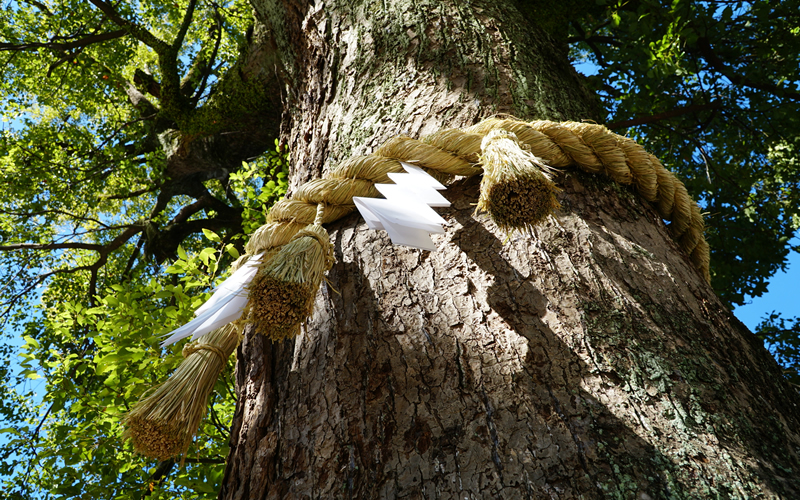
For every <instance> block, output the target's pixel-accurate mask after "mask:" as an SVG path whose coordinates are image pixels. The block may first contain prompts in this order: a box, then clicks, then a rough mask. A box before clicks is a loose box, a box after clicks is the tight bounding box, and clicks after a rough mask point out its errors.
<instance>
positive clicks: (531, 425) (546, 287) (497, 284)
mask: <svg viewBox="0 0 800 500" xmlns="http://www.w3.org/2000/svg"><path fill="white" fill-rule="evenodd" d="M354 4H356V5H355V6H354ZM258 11H259V15H260V18H261V19H262V21H263V22H265V23H266V24H269V25H271V26H272V29H273V33H274V34H275V37H276V40H277V42H276V45H277V46H278V47H279V49H280V50H281V57H282V58H283V61H284V65H285V67H286V74H287V75H289V76H290V78H289V79H288V81H289V87H288V88H287V91H286V96H285V106H286V118H285V120H284V128H283V130H284V140H285V141H286V142H287V143H288V144H289V145H290V147H291V150H292V160H293V164H294V166H295V169H296V170H295V172H294V175H293V183H294V185H297V184H299V183H300V182H302V181H303V180H305V179H308V178H312V177H315V176H317V175H319V173H320V171H321V169H322V168H323V167H326V168H327V167H328V166H332V165H335V164H336V162H337V161H338V160H341V159H342V158H344V157H346V155H349V154H353V153H359V152H369V151H370V150H371V149H372V148H374V147H375V146H377V145H378V144H380V143H381V142H382V141H383V140H385V139H386V138H388V137H391V136H392V135H396V134H399V133H407V134H409V135H412V136H417V135H420V134H425V133H428V132H432V131H434V130H436V129H438V128H440V127H445V126H461V125H465V124H469V123H472V122H474V121H475V120H477V119H478V118H479V117H482V116H486V115H490V114H493V113H496V112H509V113H513V114H515V115H517V116H521V117H526V118H532V117H537V118H548V119H581V118H590V117H593V116H592V111H591V108H590V105H589V104H590V103H591V99H590V98H589V97H587V96H586V94H585V93H583V91H582V90H581V88H580V86H579V85H578V82H577V81H576V80H575V77H574V76H572V74H571V73H570V71H569V69H568V67H567V65H566V61H565V60H564V58H563V54H561V53H560V52H559V51H558V50H556V49H554V48H553V45H552V44H551V43H550V42H549V41H548V40H547V38H546V37H545V36H543V35H540V34H537V31H536V30H535V29H534V28H533V27H531V26H530V25H527V24H525V23H524V21H523V20H522V18H521V17H520V16H519V15H518V13H516V11H515V10H514V8H513V3H510V2H486V3H481V2H472V3H470V5H469V6H466V5H465V4H464V3H462V2H454V3H449V2H413V3H412V2H408V1H402V2H394V3H388V2H386V3H381V2H363V5H362V3H360V2H350V3H348V4H347V5H343V4H340V3H337V2H327V3H325V4H324V6H323V5H322V3H319V4H318V5H317V6H314V5H305V4H302V3H300V2H286V3H285V4H277V3H272V2H265V3H264V4H260V5H259V6H258ZM278 16H279V17H278ZM278 18H280V19H283V21H282V24H275V23H274V21H275V20H276V19H278ZM548 61H550V62H548ZM587 103H589V104H587ZM557 182H558V184H559V185H560V187H562V188H563V192H562V193H561V196H560V198H561V203H562V210H561V211H560V212H559V213H558V214H557V216H556V217H553V218H551V219H550V220H549V221H548V222H547V223H546V224H544V225H542V226H539V227H537V228H536V229H535V230H534V231H533V232H532V233H531V234H523V233H519V232H518V233H514V234H513V235H511V236H510V237H509V236H508V235H506V234H504V233H502V232H501V231H499V230H498V229H497V228H496V227H495V226H494V225H493V224H492V223H491V222H490V221H489V219H488V217H486V216H475V215H474V214H473V210H474V206H473V204H474V203H475V202H476V200H477V198H478V180H477V179H466V180H458V181H456V182H455V183H454V184H452V185H451V186H449V188H448V190H447V191H446V192H445V195H446V196H447V197H448V198H449V199H450V200H451V201H452V202H453V207H452V208H451V209H447V210H442V211H441V213H442V215H443V216H444V217H445V219H447V220H448V221H449V223H450V225H449V227H448V229H447V232H446V234H444V235H441V236H436V237H435V241H436V242H437V244H438V246H439V250H437V251H436V252H422V251H418V250H413V249H408V248H404V247H396V246H392V245H391V243H390V242H389V239H388V237H387V236H386V235H385V233H382V232H377V231H371V230H368V229H367V228H366V226H365V225H364V224H363V222H362V221H361V219H360V217H358V216H356V215H354V216H351V217H348V218H346V219H343V220H341V221H339V222H337V223H335V224H332V225H331V227H329V228H328V229H329V230H330V231H331V234H332V239H333V241H334V242H335V248H336V258H337V264H336V265H335V266H334V268H333V269H332V270H331V271H330V273H329V275H328V280H329V285H323V289H322V291H321V292H320V293H319V295H318V296H317V302H316V311H315V313H314V315H313V317H312V318H311V319H310V320H309V321H308V322H307V324H306V325H305V327H304V329H303V334H302V335H301V336H300V337H298V339H297V340H296V341H290V342H284V343H282V344H272V343H271V342H269V341H267V340H265V339H264V338H263V337H261V336H260V335H259V334H258V333H257V332H250V333H248V334H247V335H246V336H245V339H244V341H243V343H242V345H241V346H240V349H239V351H238V355H239V361H238V365H237V386H238V389H237V390H238V394H239V403H238V407H237V413H236V416H235V420H234V423H233V429H232V438H231V439H232V442H231V445H232V446H231V455H230V457H229V463H228V467H227V470H226V477H225V483H224V486H223V489H222V491H221V492H220V498H232V499H233V498H235V499H241V498H404V497H408V498H640V499H647V498H653V499H657V498H707V497H720V498H727V497H734V498H758V497H781V496H782V497H784V498H796V497H798V496H800V481H799V480H798V479H797V475H796V471H797V470H798V469H797V468H798V467H800V461H799V460H798V451H797V450H798V447H800V435H798V434H797V429H798V428H800V427H799V426H798V424H800V411H799V410H798V407H797V404H798V401H799V399H798V397H797V394H796V393H795V392H794V391H793V390H792V389H791V388H790V387H789V386H788V385H786V384H784V383H782V382H781V376H780V373H779V369H778V367H777V365H776V364H775V362H774V361H773V360H772V359H771V358H770V356H769V354H768V353H766V351H765V350H764V349H763V347H761V346H760V345H758V343H757V342H756V341H755V339H754V338H753V336H752V335H751V334H750V333H749V332H748V331H747V330H746V329H745V328H744V327H743V326H742V325H741V324H740V323H739V322H738V321H736V320H735V318H733V316H732V315H731V314H730V312H728V311H727V310H726V309H725V308H724V307H723V306H722V305H721V303H720V302H719V300H718V299H717V298H716V296H715V295H714V293H713V291H712V290H711V289H710V288H709V287H708V286H707V285H706V284H705V283H704V282H703V279H702V278H701V277H700V275H699V274H698V273H697V271H696V270H695V269H693V268H692V267H691V265H690V264H689V262H688V260H687V258H686V257H685V256H684V255H682V254H681V253H680V251H679V250H678V249H677V247H676V246H675V245H674V244H673V243H672V242H671V240H670V239H669V236H668V232H667V230H666V228H665V226H664V224H663V223H662V222H661V221H660V220H659V219H658V217H657V215H656V214H655V212H654V211H653V210H651V209H650V208H649V207H648V206H646V205H645V204H644V203H643V202H642V201H641V200H640V199H639V198H638V197H637V196H636V195H635V194H632V193H631V192H630V191H629V190H628V189H627V188H620V187H618V186H615V185H612V184H609V182H608V181H606V180H604V179H601V178H594V177H591V176H587V175H584V174H580V173H578V172H575V171H570V172H566V173H563V174H561V175H560V176H559V177H558V179H557Z"/></svg>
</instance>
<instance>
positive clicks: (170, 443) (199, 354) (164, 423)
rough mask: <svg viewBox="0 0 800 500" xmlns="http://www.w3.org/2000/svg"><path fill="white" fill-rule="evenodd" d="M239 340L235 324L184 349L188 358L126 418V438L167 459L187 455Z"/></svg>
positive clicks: (150, 454) (153, 455)
mask: <svg viewBox="0 0 800 500" xmlns="http://www.w3.org/2000/svg"><path fill="white" fill-rule="evenodd" d="M238 344H239V332H238V331H237V330H236V327H235V326H234V325H233V324H230V325H227V326H225V327H224V328H218V329H216V330H213V331H211V332H209V333H207V334H205V335H203V336H202V337H200V338H199V339H198V341H197V342H196V343H192V344H187V345H186V346H185V347H184V348H183V356H184V358H185V359H184V360H183V361H182V362H181V364H180V365H179V366H178V368H177V369H176V370H175V372H174V373H173V374H172V375H171V376H170V377H169V378H168V379H167V380H166V382H164V383H163V384H161V385H160V386H158V387H157V388H156V389H155V390H154V391H153V392H152V393H150V394H149V395H147V396H146V397H144V398H142V399H140V400H139V402H138V403H136V405H134V407H133V408H131V410H130V411H129V412H128V414H127V415H126V416H125V418H124V420H123V424H124V425H125V426H126V429H125V432H124V434H123V438H125V439H130V441H131V442H132V444H133V447H134V449H135V450H136V451H137V452H139V453H141V454H142V455H145V456H148V457H151V458H155V459H157V460H166V459H168V458H170V457H174V456H176V455H184V454H185V453H186V450H187V449H189V445H190V444H191V442H192V438H193V437H194V435H195V434H196V433H197V429H198V427H199V426H200V421H201V420H202V419H203V416H204V415H205V413H206V407H207V406H208V397H209V395H210V394H211V391H212V390H213V389H214V384H215V383H216V382H217V379H218V378H219V375H220V373H222V370H223V369H224V368H225V366H226V364H227V362H228V358H229V357H230V355H231V353H233V350H234V349H236V346H237V345H238Z"/></svg>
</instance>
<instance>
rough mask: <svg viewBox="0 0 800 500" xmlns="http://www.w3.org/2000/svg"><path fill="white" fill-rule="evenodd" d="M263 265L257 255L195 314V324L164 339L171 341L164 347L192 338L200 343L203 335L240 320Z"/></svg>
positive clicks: (232, 275) (192, 321)
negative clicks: (251, 286)
mask: <svg viewBox="0 0 800 500" xmlns="http://www.w3.org/2000/svg"><path fill="white" fill-rule="evenodd" d="M260 263H261V255H256V256H254V257H253V258H251V259H250V260H248V261H247V262H245V263H244V265H243V266H242V267H240V268H239V269H237V270H236V271H235V272H234V273H233V274H231V275H230V277H228V279H226V280H225V281H223V282H222V284H220V285H219V286H218V287H217V288H215V289H214V294H213V295H212V296H211V298H210V299H208V300H207V301H206V302H205V304H203V305H201V306H200V307H198V308H197V310H196V311H195V312H194V315H195V316H196V317H195V318H194V319H193V320H191V321H190V322H188V323H186V324H185V325H183V326H182V327H180V328H177V329H175V330H173V331H171V332H169V333H167V334H166V335H164V336H165V337H166V336H169V337H168V338H167V339H165V340H164V341H162V342H161V345H162V346H168V345H171V344H174V343H175V342H177V341H179V340H181V339H185V338H186V337H189V336H191V337H192V340H196V339H197V338H198V337H200V336H201V335H204V334H206V333H208V332H210V331H212V330H216V329H217V328H220V327H223V326H225V325H227V324H228V323H231V322H233V321H236V320H237V319H239V318H240V317H241V316H242V310H243V309H244V306H246V305H247V290H245V288H246V287H247V285H248V284H250V281H251V280H252V279H253V277H254V276H255V275H256V272H258V265H259V264H260Z"/></svg>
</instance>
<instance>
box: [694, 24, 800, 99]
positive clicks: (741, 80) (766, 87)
mask: <svg viewBox="0 0 800 500" xmlns="http://www.w3.org/2000/svg"><path fill="white" fill-rule="evenodd" d="M697 49H698V51H699V52H700V55H702V56H703V58H704V59H705V60H706V61H707V62H708V64H709V65H710V66H711V67H712V68H713V69H715V70H717V71H718V72H720V73H721V74H722V75H724V76H725V77H726V78H727V79H728V80H730V81H731V82H732V83H734V84H736V85H742V86H744V87H752V88H754V89H758V90H763V91H765V92H769V93H770V94H773V95H775V96H777V97H786V98H788V99H792V100H795V101H798V100H800V92H794V91H791V90H788V89H786V88H784V87H780V86H778V85H775V84H773V83H766V82H757V81H755V80H751V79H750V78H747V77H745V76H743V74H742V73H741V72H739V71H737V70H734V69H732V68H730V67H729V66H728V65H727V64H725V62H724V61H723V60H722V59H720V57H719V56H718V55H717V53H716V52H714V49H713V48H712V47H711V43H709V41H708V38H705V37H700V38H698V39H697Z"/></svg>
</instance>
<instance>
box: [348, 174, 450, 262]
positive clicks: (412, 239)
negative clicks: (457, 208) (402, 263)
mask: <svg viewBox="0 0 800 500" xmlns="http://www.w3.org/2000/svg"><path fill="white" fill-rule="evenodd" d="M400 163H401V164H402V165H403V169H405V171H406V172H407V173H391V174H389V178H390V179H392V181H394V182H395V184H376V185H375V187H376V188H377V189H378V191H379V192H380V193H381V194H382V195H384V196H385V197H386V198H385V199H379V198H362V197H353V203H355V205H356V208H358V211H359V212H360V213H361V215H362V217H364V220H365V221H366V223H367V226H368V227H369V228H370V229H379V230H384V231H386V232H387V233H388V234H389V238H391V240H392V243H394V244H395V245H407V246H411V247H415V248H421V249H423V250H431V251H433V250H436V245H434V243H433V240H431V237H430V235H429V233H439V234H441V233H444V229H443V228H442V225H443V224H447V221H445V220H444V219H442V218H441V216H439V214H437V213H436V212H435V211H434V210H433V209H432V208H431V207H449V206H450V202H449V201H447V199H446V198H445V197H444V196H442V195H441V194H439V193H438V192H437V191H440V190H443V189H445V187H444V186H443V185H442V184H441V183H440V182H439V181H437V180H436V179H434V178H433V177H431V176H430V175H428V174H427V173H426V172H425V171H424V170H422V169H421V168H419V167H416V166H414V165H411V164H408V163H405V162H400Z"/></svg>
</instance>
